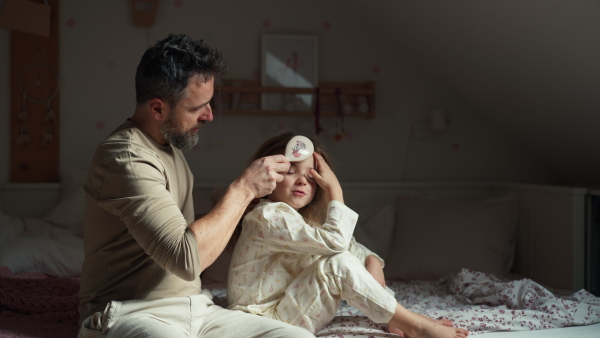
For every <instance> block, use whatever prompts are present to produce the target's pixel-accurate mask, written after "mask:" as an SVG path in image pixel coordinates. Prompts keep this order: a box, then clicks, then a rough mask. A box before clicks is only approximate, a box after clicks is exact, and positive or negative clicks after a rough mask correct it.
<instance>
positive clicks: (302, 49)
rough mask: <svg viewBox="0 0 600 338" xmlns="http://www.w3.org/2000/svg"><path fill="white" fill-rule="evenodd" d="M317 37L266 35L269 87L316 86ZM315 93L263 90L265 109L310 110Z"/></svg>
mask: <svg viewBox="0 0 600 338" xmlns="http://www.w3.org/2000/svg"><path fill="white" fill-rule="evenodd" d="M317 74H318V72H317V37H316V36H313V35H273V34H265V35H263V37H262V79H261V81H262V85H263V86H267V87H299V88H314V87H316V86H317V84H318V78H317ZM314 101H315V97H314V95H313V94H296V93H263V94H262V97H261V108H262V109H263V110H284V111H290V112H291V111H309V110H312V109H313V105H314Z"/></svg>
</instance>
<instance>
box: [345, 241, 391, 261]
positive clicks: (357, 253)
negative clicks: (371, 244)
mask: <svg viewBox="0 0 600 338" xmlns="http://www.w3.org/2000/svg"><path fill="white" fill-rule="evenodd" d="M348 251H350V253H351V254H352V255H353V256H354V257H356V258H358V259H359V260H360V261H361V262H362V263H363V265H366V260H367V257H369V256H370V255H373V256H375V258H377V260H378V261H379V263H381V267H382V268H383V267H384V266H385V261H384V260H383V259H382V258H381V257H379V255H377V254H376V253H374V252H373V251H371V250H369V249H367V247H366V246H364V245H362V244H360V243H358V242H357V241H356V239H355V238H354V237H352V240H351V241H350V246H349V247H348Z"/></svg>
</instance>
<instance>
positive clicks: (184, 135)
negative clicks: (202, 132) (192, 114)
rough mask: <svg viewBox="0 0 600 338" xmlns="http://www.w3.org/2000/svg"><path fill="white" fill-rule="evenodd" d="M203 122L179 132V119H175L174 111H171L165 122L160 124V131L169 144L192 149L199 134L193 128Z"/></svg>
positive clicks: (200, 125) (181, 148)
mask: <svg viewBox="0 0 600 338" xmlns="http://www.w3.org/2000/svg"><path fill="white" fill-rule="evenodd" d="M203 124H204V123H203V122H200V123H199V124H198V126H197V127H194V128H191V129H190V130H188V131H183V132H181V131H179V130H180V129H181V127H180V124H179V120H177V117H175V114H174V113H171V114H170V115H169V117H168V118H167V120H166V121H165V123H163V125H162V126H160V132H161V134H162V135H163V137H164V138H165V139H166V140H167V141H168V142H169V143H170V144H171V145H173V146H174V147H175V148H177V149H180V150H182V151H185V150H189V149H192V148H193V147H194V146H195V145H196V144H197V143H198V140H199V139H200V136H198V132H194V131H193V129H196V128H200V127H202V125H203Z"/></svg>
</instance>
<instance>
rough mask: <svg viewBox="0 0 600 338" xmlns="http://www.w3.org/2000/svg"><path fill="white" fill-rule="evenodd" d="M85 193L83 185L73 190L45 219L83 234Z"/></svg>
mask: <svg viewBox="0 0 600 338" xmlns="http://www.w3.org/2000/svg"><path fill="white" fill-rule="evenodd" d="M84 208H85V193H84V191H83V186H80V187H79V189H76V190H74V191H72V192H71V193H70V194H69V195H68V196H66V197H65V198H64V199H63V200H62V201H60V202H59V203H58V204H57V205H55V206H54V208H52V210H50V212H48V214H46V216H45V217H44V220H46V221H47V222H49V223H52V224H53V225H54V226H56V227H59V228H62V229H65V230H67V231H69V232H70V233H72V234H74V235H77V236H80V237H82V236H83V213H84Z"/></svg>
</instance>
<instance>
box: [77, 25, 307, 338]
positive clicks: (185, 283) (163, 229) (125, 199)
mask: <svg viewBox="0 0 600 338" xmlns="http://www.w3.org/2000/svg"><path fill="white" fill-rule="evenodd" d="M224 71H225V64H224V62H223V61H222V60H221V55H220V53H219V52H217V51H215V50H213V49H211V48H209V47H208V46H207V45H206V44H204V42H203V41H201V40H200V41H195V40H192V39H190V38H189V37H187V36H185V35H169V36H168V37H167V38H165V39H164V40H161V41H159V42H157V43H156V45H154V46H152V47H150V48H149V49H148V50H147V51H146V52H145V53H144V55H143V56H142V59H141V61H140V63H139V65H138V68H137V72H136V78H135V82H136V100H137V105H136V108H135V111H134V113H133V116H132V117H131V118H130V119H128V120H127V121H126V122H125V123H123V124H122V125H121V126H120V127H118V128H117V129H116V130H115V131H114V132H113V133H112V134H111V135H110V136H108V138H106V139H105V140H104V141H103V142H102V143H101V144H100V146H99V147H98V149H97V150H96V153H95V154H94V157H93V160H92V165H91V168H90V172H89V175H88V179H87V182H86V184H85V186H84V189H85V192H86V207H85V220H84V233H85V235H84V244H85V261H84V264H83V271H82V274H81V290H80V316H81V319H80V324H81V325H80V330H79V337H92V336H94V337H96V336H106V337H219V338H223V337H258V336H265V337H306V336H307V332H306V331H305V330H303V329H300V328H296V327H294V326H291V325H288V324H285V323H281V322H278V321H275V320H271V319H267V318H263V317H259V316H255V315H251V314H245V313H242V312H239V311H231V310H227V309H223V308H221V307H219V306H216V305H214V304H213V303H212V301H211V300H210V298H209V297H208V296H206V295H205V294H202V290H201V282H200V277H199V276H200V273H201V272H202V270H204V269H206V268H207V267H208V266H210V265H211V264H212V263H213V262H214V261H215V260H216V258H217V257H218V256H219V254H220V253H221V252H222V251H223V248H224V247H225V245H226V244H227V242H228V240H229V237H230V236H231V234H232V232H233V230H234V228H235V226H236V224H237V223H238V221H239V220H240V218H241V217H242V215H243V213H244V210H245V209H246V207H247V206H248V204H249V203H250V201H252V200H253V199H254V198H257V197H261V196H264V195H267V194H269V193H270V192H271V191H272V190H273V189H274V188H275V184H276V182H277V181H280V180H282V179H283V176H282V175H281V173H285V172H287V170H288V168H289V162H288V161H287V160H285V158H284V157H283V156H271V157H265V158H262V159H259V160H257V161H255V162H253V163H252V164H251V165H250V166H249V167H248V168H246V169H245V170H244V171H243V173H242V174H241V175H240V176H239V177H238V178H237V179H236V180H235V181H234V182H232V183H231V184H230V185H229V187H228V189H227V191H226V193H225V194H224V196H223V197H222V199H221V200H220V201H219V202H218V203H217V205H216V206H215V207H214V209H213V210H212V211H211V212H210V213H208V214H207V215H206V216H204V217H202V218H201V219H199V220H194V210H193V203H192V188H193V176H192V173H191V171H190V169H189V167H188V165H187V162H186V160H185V158H184V156H183V153H182V150H186V149H189V148H191V147H193V146H194V145H195V144H196V142H197V141H198V134H197V133H198V130H199V129H200V127H202V125H203V124H204V123H205V122H209V121H211V120H212V119H213V115H212V110H211V107H210V104H209V102H210V100H211V98H212V96H213V91H214V81H215V78H218V77H219V76H220V75H222V74H223V73H224ZM308 336H309V337H313V336H312V335H308Z"/></svg>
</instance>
